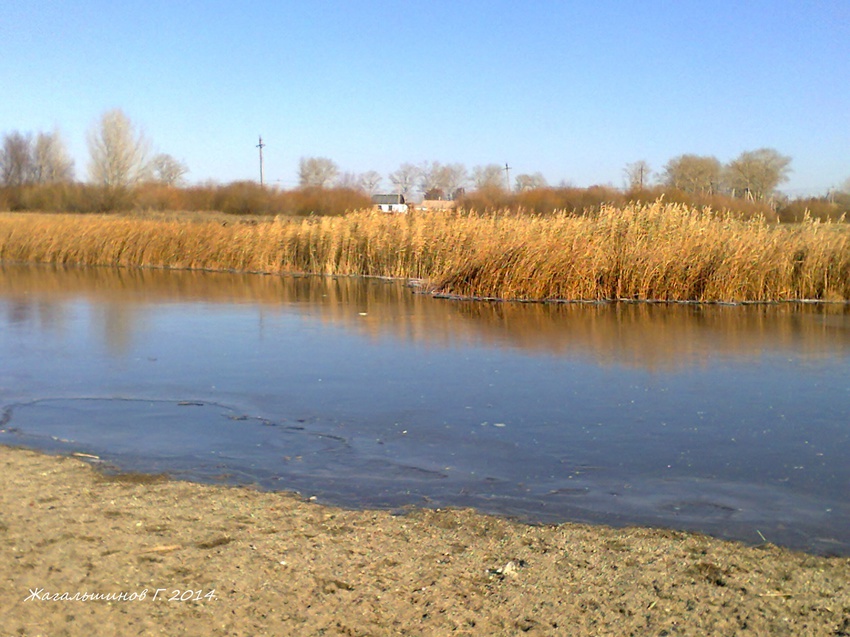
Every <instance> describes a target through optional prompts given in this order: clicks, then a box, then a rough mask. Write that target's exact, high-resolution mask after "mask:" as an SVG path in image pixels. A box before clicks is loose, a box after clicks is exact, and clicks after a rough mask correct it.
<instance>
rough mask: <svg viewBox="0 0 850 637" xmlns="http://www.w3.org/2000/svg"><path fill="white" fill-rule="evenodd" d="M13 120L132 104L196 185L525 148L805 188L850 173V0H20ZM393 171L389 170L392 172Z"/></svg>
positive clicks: (574, 160)
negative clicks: (717, 169) (752, 157)
mask: <svg viewBox="0 0 850 637" xmlns="http://www.w3.org/2000/svg"><path fill="white" fill-rule="evenodd" d="M0 86H2V87H3V91H2V93H3V95H2V99H0V133H5V132H10V131H14V130H19V131H22V132H26V131H32V132H36V131H41V130H52V129H54V128H58V129H59V130H60V132H61V133H62V135H63V137H64V138H65V140H66V143H67V145H68V147H69V150H70V151H71V154H72V155H73V157H74V158H75V160H76V169H77V175H78V177H80V178H84V177H85V176H86V164H87V150H86V143H85V138H86V131H87V130H89V129H90V128H91V127H92V126H93V124H94V123H95V122H96V120H97V119H98V117H99V116H100V115H101V114H102V113H103V112H104V111H106V110H107V109H110V108H114V107H119V108H121V109H123V110H124V112H125V113H127V115H128V116H129V117H130V118H131V119H132V120H133V122H135V123H136V124H138V125H139V126H141V127H142V128H143V129H144V130H145V132H146V134H147V136H148V137H149V138H150V139H151V140H152V142H153V144H154V146H155V147H156V149H157V150H159V151H161V152H167V153H170V154H172V155H174V156H175V157H177V158H178V159H180V160H182V161H184V162H186V164H187V165H188V166H189V168H190V171H191V172H190V173H189V174H188V178H189V180H190V181H192V182H196V181H205V180H208V179H213V180H218V181H223V182H226V181H231V180H236V179H257V178H258V172H259V171H258V158H257V149H256V148H255V145H256V143H257V136H258V135H259V134H262V135H263V140H264V142H265V143H266V144H267V146H266V148H265V160H266V179H267V181H268V182H270V183H279V184H280V185H281V186H283V187H292V186H294V185H296V183H297V168H298V160H299V158H300V157H302V156H322V157H329V158H331V159H333V160H334V161H335V162H336V163H337V164H339V166H340V168H341V169H342V170H344V171H351V172H363V171H366V170H377V171H378V172H380V173H382V174H383V175H385V176H386V175H387V174H388V173H389V172H391V171H393V170H395V169H396V168H397V167H398V166H399V164H401V163H402V162H411V163H419V162H423V161H430V160H437V161H441V162H461V163H464V164H466V165H467V166H468V167H470V168H471V167H473V166H475V165H478V164H487V163H498V164H504V163H505V162H508V163H509V164H510V165H511V166H512V168H513V171H512V173H513V174H514V175H516V174H519V173H523V172H527V173H533V172H537V171H540V172H542V173H543V174H544V176H545V177H546V178H547V179H548V180H549V182H550V183H552V184H557V183H558V182H560V181H562V180H565V181H567V182H569V183H571V184H573V185H576V186H589V185H592V184H596V183H601V184H606V183H610V184H613V185H615V186H621V185H623V168H624V166H625V165H626V164H627V163H629V162H633V161H636V160H639V159H644V160H646V161H648V162H649V163H650V165H651V166H652V167H653V168H654V169H656V170H660V169H662V168H663V166H664V164H665V163H666V162H667V161H668V160H669V159H670V158H672V157H675V156H677V155H681V154H683V153H695V154H705V155H714V156H716V157H717V158H718V159H720V160H721V161H724V162H725V161H728V160H729V159H732V158H734V157H735V156H737V155H738V154H740V153H741V152H742V151H745V150H754V149H757V148H761V147H772V148H776V149H777V150H779V151H780V152H781V153H783V154H785V155H789V156H791V157H792V158H793V163H792V168H793V170H794V172H793V173H792V175H791V180H790V181H789V182H788V183H787V184H785V186H784V189H785V190H786V191H787V192H789V193H790V194H792V195H798V194H809V193H814V194H824V193H825V192H826V191H827V189H828V188H830V187H834V186H837V185H839V184H841V182H843V181H844V180H845V179H847V178H848V177H850V2H848V1H847V0H835V1H817V0H809V1H799V2H790V1H786V0H773V1H759V0H752V1H745V0H737V1H725V0H724V1H716V2H711V1H708V0H703V1H693V2H691V1H688V0H683V1H679V2H673V1H665V2H662V1H653V0H642V1H641V2H614V1H612V0H597V1H594V2H590V1H584V2H567V1H560V2H559V1H555V0H551V1H545V2H544V1H534V0H528V1H527V2H525V3H520V2H516V0H511V1H502V0H491V1H487V2H485V1H478V0H467V1H464V0H454V1H448V0H422V1H414V0H410V1H406V2H402V1H398V2H391V1H389V0H384V1H377V0H376V1H354V0H352V1H349V2H345V1H342V0H301V1H298V2H287V1H280V2H261V1H254V2H250V1H245V2H224V1H207V2H201V1H193V0H185V1H180V0H168V1H159V0H144V1H138V0H126V1H122V2H115V1H114V0H109V1H100V0H92V1H89V2H73V1H70V0H67V1H63V0H55V1H47V0H28V1H27V2H22V1H20V0H0ZM385 185H386V182H385Z"/></svg>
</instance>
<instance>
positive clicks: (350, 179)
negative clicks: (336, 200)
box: [335, 172, 360, 190]
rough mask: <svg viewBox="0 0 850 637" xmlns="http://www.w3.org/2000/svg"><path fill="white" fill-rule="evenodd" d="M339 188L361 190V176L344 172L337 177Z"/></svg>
mask: <svg viewBox="0 0 850 637" xmlns="http://www.w3.org/2000/svg"><path fill="white" fill-rule="evenodd" d="M335 185H336V187H337V188H348V189H350V190H360V176H359V175H356V174H354V173H352V172H344V173H342V174H340V175H339V177H337V178H336V184H335Z"/></svg>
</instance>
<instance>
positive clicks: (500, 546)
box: [0, 447, 850, 637]
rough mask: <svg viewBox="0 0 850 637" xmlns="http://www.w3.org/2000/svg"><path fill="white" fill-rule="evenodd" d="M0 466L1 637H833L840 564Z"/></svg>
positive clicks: (626, 534) (21, 461)
mask: <svg viewBox="0 0 850 637" xmlns="http://www.w3.org/2000/svg"><path fill="white" fill-rule="evenodd" d="M90 462H91V459H89V460H88V461H86V460H85V459H80V458H69V457H54V456H48V455H44V454H40V453H36V452H32V451H28V450H21V449H12V448H8V447H0V473H2V477H3V484H4V487H5V488H4V489H3V490H2V495H0V498H2V505H0V538H2V546H3V550H2V551H0V570H2V572H3V573H4V576H3V578H2V579H1V580H0V617H3V622H2V623H3V631H2V634H3V635H20V636H27V637H36V636H49V637H55V636H62V635H119V634H120V635H159V634H165V635H176V634H190V635H246V636H248V635H261V634H268V635H449V634H452V635H515V634H529V635H831V636H839V635H850V559H848V558H835V557H831V558H830V557H817V556H812V555H807V554H803V553H795V552H791V551H788V550H786V549H782V548H777V547H775V546H771V545H765V546H760V547H748V546H744V545H741V544H738V543H733V542H725V541H720V540H716V539H713V538H710V537H707V536H703V535H699V534H692V533H681V532H674V531H667V530H659V529H642V528H629V529H611V528H607V527H599V526H594V527H591V526H584V525H574V524H563V525H558V526H528V525H523V524H519V523H516V522H513V521H510V520H505V519H500V518H496V517H490V516H484V515H480V514H477V513H475V512H473V511H468V510H443V511H430V510H411V511H409V512H408V513H407V514H405V515H393V514H391V513H389V512H385V511H348V510H343V509H338V508H332V507H327V506H323V505H319V504H317V503H315V502H310V501H305V500H304V499H302V498H299V497H296V496H293V495H289V494H281V493H268V492H259V491H256V490H253V489H250V488H232V487H220V486H210V485H199V484H192V483H187V482H177V481H170V480H167V479H165V478H163V477H156V476H142V475H117V476H108V475H105V474H102V473H101V472H98V471H97V470H95V468H93V467H92V465H91V464H89V463H90Z"/></svg>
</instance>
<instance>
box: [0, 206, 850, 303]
mask: <svg viewBox="0 0 850 637" xmlns="http://www.w3.org/2000/svg"><path fill="white" fill-rule="evenodd" d="M0 261H9V262H11V261H29V262H40V263H57V264H74V265H109V266H124V267H137V266H141V267H162V268H190V269H209V270H226V271H232V270H236V271H248V272H268V273H293V272H303V273H316V274H343V275H365V276H388V277H403V278H417V279H425V280H426V281H428V282H430V284H431V285H432V289H433V290H434V291H436V292H440V293H444V294H449V295H458V296H470V297H495V298H504V299H528V300H546V299H582V300H601V299H640V300H649V299H656V300H687V301H730V302H731V301H777V300H795V299H819V300H848V299H850V232H848V230H847V228H846V227H845V226H844V225H843V224H833V223H829V222H826V223H823V222H819V221H814V220H811V219H806V220H804V221H803V222H802V223H800V224H796V225H787V226H778V225H775V224H770V223H767V222H766V221H765V220H764V219H761V218H756V219H751V220H747V221H742V220H739V219H736V218H735V217H733V216H731V215H729V214H716V213H712V212H711V211H705V210H696V209H693V208H689V207H686V206H682V205H678V204H667V203H662V202H655V203H653V204H645V205H629V206H625V207H620V208H615V207H608V206H603V207H602V208H601V210H599V211H597V212H593V213H589V214H587V215H583V216H575V215H572V214H567V213H558V214H554V215H547V216H545V217H539V216H528V215H513V214H504V213H492V214H487V215H479V214H470V213H466V212H463V211H459V212H439V213H422V214H410V215H387V214H382V213H378V212H373V211H361V212H355V213H351V214H348V215H345V216H342V217H319V218H308V219H294V218H288V217H277V218H274V219H270V220H252V221H251V222H250V223H240V222H235V223H225V224H223V223H222V222H221V221H219V220H210V221H192V222H188V221H181V220H177V219H163V220H157V219H145V218H141V219H138V218H133V217H114V216H106V215H86V216H80V215H61V214H59V215H56V214H54V215H42V214H31V213H30V214H3V215H0Z"/></svg>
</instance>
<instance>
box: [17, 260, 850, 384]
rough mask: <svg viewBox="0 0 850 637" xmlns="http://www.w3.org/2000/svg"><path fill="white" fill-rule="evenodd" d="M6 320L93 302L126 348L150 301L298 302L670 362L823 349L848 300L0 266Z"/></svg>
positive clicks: (471, 335) (299, 307)
mask: <svg viewBox="0 0 850 637" xmlns="http://www.w3.org/2000/svg"><path fill="white" fill-rule="evenodd" d="M0 297H2V298H3V299H5V304H4V305H5V319H4V320H5V321H6V322H7V323H8V324H18V325H20V324H27V325H30V326H31V327H33V328H35V329H38V330H44V331H50V332H61V331H62V330H63V325H64V323H65V321H67V320H69V317H70V316H71V314H72V313H71V312H70V311H69V310H68V308H69V306H70V305H71V304H74V303H78V302H80V301H84V302H86V303H89V304H91V306H92V308H93V315H94V316H95V317H96V321H98V322H99V323H100V325H99V327H98V329H99V330H101V333H102V334H103V338H104V341H105V346H106V347H107V348H108V349H109V351H112V352H113V353H120V352H121V351H124V350H125V349H126V348H127V347H128V344H129V343H130V342H131V341H132V339H133V334H134V332H135V331H136V330H138V329H140V326H141V325H142V324H143V321H144V320H145V317H146V316H148V315H149V314H151V313H153V312H155V311H156V308H157V306H162V305H169V304H188V305H192V304H205V305H208V306H210V307H211V308H216V307H230V306H234V305H237V306H246V305H250V306H255V307H256V308H258V310H259V311H260V312H262V313H270V312H271V313H276V312H280V313H283V312H289V313H292V312H295V313H298V314H299V315H302V316H306V317H310V318H313V319H316V320H320V321H322V322H325V323H329V324H334V325H341V326H343V327H345V328H346V329H350V330H352V331H355V332H356V333H359V334H363V335H367V336H368V337H369V338H374V339H385V338H394V339H399V340H402V341H405V342H416V343H424V344H427V345H433V346H436V347H453V346H470V345H473V346H474V345H478V344H480V345H486V346H499V347H505V348H512V349H518V350H522V351H527V352H529V353H533V354H535V355H540V354H549V355H553V356H580V357H585V358H590V359H593V360H594V361H596V362H597V363H598V364H602V365H621V366H629V367H635V368H644V369H648V370H670V369H676V368H678V367H682V366H692V365H699V364H700V362H701V361H703V360H705V359H706V358H707V357H709V356H714V357H716V356H724V357H730V358H736V359H737V358H753V357H758V356H761V355H765V354H769V353H778V352H783V353H791V352H793V355H794V356H797V357H811V358H822V357H827V356H830V355H832V354H834V353H836V352H846V351H847V350H848V345H850V304H846V303H836V304H805V303H784V304H777V305H747V306H721V305H683V304H673V305H664V304H650V303H619V304H587V303H581V304H569V303H566V304H526V303H500V302H483V301H478V302H470V301H454V300H444V299H434V298H431V297H430V296H427V295H423V294H417V293H415V292H414V291H413V290H411V289H410V288H409V287H407V286H405V285H404V284H403V283H402V282H398V281H384V280H374V279H373V280H363V279H356V278H347V277H341V278H340V277H337V278H331V277H312V276H307V277H304V276H285V277H279V276H266V275H252V274H235V273H213V272H187V271H160V270H130V269H106V268H71V269H64V268H57V267H53V266H44V267H42V266H28V265H9V264H5V265H3V266H0Z"/></svg>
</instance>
